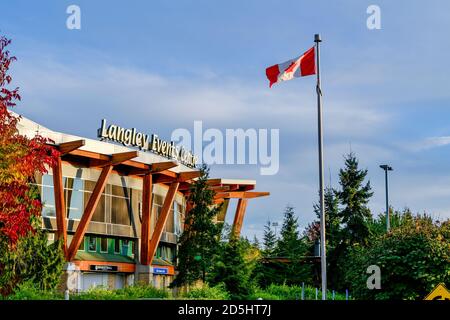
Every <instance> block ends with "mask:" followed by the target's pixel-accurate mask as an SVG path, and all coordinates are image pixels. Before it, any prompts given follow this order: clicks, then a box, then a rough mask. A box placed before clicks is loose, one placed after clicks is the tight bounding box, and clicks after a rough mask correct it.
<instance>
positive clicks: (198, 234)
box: [170, 165, 222, 287]
mask: <svg viewBox="0 0 450 320" xmlns="http://www.w3.org/2000/svg"><path fill="white" fill-rule="evenodd" d="M200 171H201V176H200V177H199V178H198V179H197V180H196V181H195V183H194V184H192V186H191V189H190V195H189V198H188V201H190V202H191V203H192V209H191V210H190V211H189V212H187V213H186V217H185V225H186V227H185V230H184V231H183V233H182V235H181V237H180V240H179V242H178V244H179V249H178V255H177V257H178V271H179V273H178V276H177V277H176V278H175V280H174V281H173V282H172V283H171V285H170V286H171V287H180V286H183V285H185V284H187V285H190V284H192V283H194V282H196V281H198V280H203V282H205V281H206V274H207V273H208V272H209V271H210V270H211V267H212V261H213V258H214V256H215V255H216V254H217V250H218V248H219V241H220V234H221V230H222V229H221V227H222V224H220V223H216V222H215V221H214V220H215V218H216V216H217V214H218V213H219V207H218V206H215V205H214V191H213V190H211V189H210V188H209V187H208V184H207V180H208V177H209V169H208V168H207V167H206V165H203V166H202V167H201V169H200Z"/></svg>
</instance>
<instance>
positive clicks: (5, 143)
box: [0, 36, 58, 272]
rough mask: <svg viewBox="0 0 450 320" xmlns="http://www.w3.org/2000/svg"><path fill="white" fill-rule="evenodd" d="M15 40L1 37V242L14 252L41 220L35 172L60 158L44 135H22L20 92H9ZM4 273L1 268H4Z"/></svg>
mask: <svg viewBox="0 0 450 320" xmlns="http://www.w3.org/2000/svg"><path fill="white" fill-rule="evenodd" d="M10 43H11V40H9V39H7V38H5V37H3V36H1V37H0V242H3V243H5V242H7V245H8V247H9V248H10V249H13V248H14V246H15V244H16V243H17V241H18V240H19V239H20V237H23V236H26V235H27V234H28V233H29V232H30V231H31V232H33V228H34V227H33V223H32V217H33V216H34V217H38V216H39V215H40V213H41V210H42V204H41V202H40V201H39V200H38V199H36V197H35V196H33V192H32V190H31V186H30V182H32V181H33V177H34V174H35V173H37V172H38V173H45V172H47V169H46V166H51V165H53V163H54V161H55V157H56V156H57V155H58V154H57V152H58V151H56V149H54V148H52V147H51V146H48V145H47V144H46V142H48V141H47V140H46V139H45V138H43V137H41V136H35V137H26V136H23V135H20V134H19V132H18V130H17V123H18V122H19V121H20V117H19V116H16V115H14V114H13V113H11V112H10V110H9V109H10V108H13V107H14V106H15V105H16V102H17V101H20V95H19V89H18V88H14V89H9V88H8V86H9V85H10V83H11V80H12V78H11V76H10V75H9V72H8V71H9V67H10V65H11V63H12V62H13V61H15V60H16V58H15V57H14V56H10V53H9V51H8V50H6V47H7V46H8V45H9V44H10ZM0 272H1V265H0Z"/></svg>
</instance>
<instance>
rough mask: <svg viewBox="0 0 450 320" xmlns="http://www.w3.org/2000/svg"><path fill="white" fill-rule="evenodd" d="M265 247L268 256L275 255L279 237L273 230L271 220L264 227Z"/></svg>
mask: <svg viewBox="0 0 450 320" xmlns="http://www.w3.org/2000/svg"><path fill="white" fill-rule="evenodd" d="M263 240H264V242H263V245H264V254H265V255H266V256H270V255H272V254H273V253H274V250H275V247H276V244H277V236H276V235H275V232H273V230H272V226H271V222H270V220H268V221H267V223H266V224H265V225H264V236H263Z"/></svg>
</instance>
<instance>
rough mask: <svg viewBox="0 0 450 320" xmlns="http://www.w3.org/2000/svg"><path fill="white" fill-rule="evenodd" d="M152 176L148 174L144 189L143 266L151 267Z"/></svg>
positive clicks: (144, 181)
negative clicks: (149, 249) (149, 253)
mask: <svg viewBox="0 0 450 320" xmlns="http://www.w3.org/2000/svg"><path fill="white" fill-rule="evenodd" d="M152 189H153V184H152V174H151V173H149V174H146V175H145V176H144V179H143V188H142V224H141V264H143V265H149V264H150V257H149V255H148V247H149V245H150V221H151V216H152Z"/></svg>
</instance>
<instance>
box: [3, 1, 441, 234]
mask: <svg viewBox="0 0 450 320" xmlns="http://www.w3.org/2000/svg"><path fill="white" fill-rule="evenodd" d="M0 1H1V2H5V3H4V4H3V5H2V17H1V19H0V32H1V34H3V35H6V36H7V37H9V38H11V39H12V40H13V43H12V45H11V46H10V48H9V49H10V50H11V51H12V53H13V54H14V55H16V56H17V58H18V61H17V62H15V63H14V65H13V66H12V68H11V74H12V76H13V80H14V82H13V85H15V86H19V87H20V90H21V94H22V102H21V103H20V104H19V105H18V106H17V108H16V110H15V111H16V112H18V113H20V114H23V115H24V116H25V117H28V118H30V119H31V120H34V121H36V122H38V123H40V124H42V125H44V126H46V127H48V128H50V129H52V130H55V131H60V132H65V133H70V134H74V135H79V136H84V137H89V138H93V139H95V138H96V134H97V129H98V128H99V125H100V120H101V119H103V118H106V119H108V120H109V121H110V122H115V123H117V124H119V125H121V126H123V127H136V128H139V129H140V130H142V131H145V132H157V133H158V134H159V136H160V137H163V138H166V139H170V135H171V132H172V131H173V130H174V129H176V128H186V129H189V130H193V125H194V121H196V120H201V121H203V127H204V128H205V129H207V128H217V129H219V130H222V131H223V130H225V129H227V128H230V129H237V128H243V129H249V128H255V129H268V130H270V129H279V130H280V131H279V132H280V169H279V172H278V173H277V174H276V175H266V176H264V175H260V168H259V167H258V166H257V165H212V166H211V177H223V178H240V179H255V180H256V181H257V190H260V191H269V192H270V193H271V195H270V197H265V198H258V199H254V200H250V201H249V204H248V207H247V214H246V217H245V220H244V227H243V234H244V235H245V236H248V237H249V238H252V237H253V236H254V235H256V236H258V237H261V236H262V231H263V226H264V224H265V222H266V221H267V220H268V219H270V220H271V221H274V222H279V223H280V225H281V221H282V218H283V210H284V208H285V207H286V205H288V204H289V205H292V206H293V207H294V208H295V212H296V214H297V216H298V219H299V224H300V227H301V228H304V227H305V226H306V225H307V224H308V223H310V222H312V221H313V220H314V219H315V214H314V212H313V204H314V203H315V202H317V200H318V188H319V187H318V161H317V157H318V156H317V120H316V117H317V113H316V112H317V110H316V108H317V107H316V95H315V89H314V87H315V77H314V76H312V77H304V78H299V79H294V80H292V81H288V82H284V83H281V84H276V85H274V86H273V87H272V88H271V89H269V86H268V81H267V79H266V77H265V69H266V68H267V67H268V66H271V65H273V64H276V63H281V62H284V61H286V60H288V59H291V58H294V57H296V56H298V55H300V54H301V53H303V52H305V51H306V50H307V49H309V48H310V47H311V46H313V44H314V42H313V39H314V34H315V33H320V34H321V36H322V39H323V42H322V44H321V78H322V92H323V120H324V168H325V180H326V184H327V185H331V186H332V187H335V188H338V187H339V184H338V179H339V176H338V174H339V169H340V168H341V167H342V166H343V164H344V157H343V156H344V155H345V154H347V153H348V152H350V151H352V152H354V153H355V154H356V156H357V157H358V159H359V164H360V167H361V168H363V169H367V170H368V175H367V179H368V180H370V183H371V186H372V190H373V192H374V195H373V197H372V199H371V201H370V203H369V206H370V208H371V210H372V213H373V214H374V215H378V214H379V213H381V212H383V211H384V208H385V189H384V173H383V171H382V170H381V169H380V168H379V165H380V164H384V163H388V164H389V165H391V166H392V167H393V168H394V171H392V172H391V173H390V176H389V194H390V204H391V205H392V206H393V207H394V208H395V209H403V208H405V207H408V208H410V209H411V210H412V211H413V212H417V213H423V212H427V213H428V214H430V215H432V216H433V217H434V218H436V219H440V220H442V219H447V218H450V162H449V161H448V160H447V159H449V156H450V90H449V89H450V84H449V80H450V78H449V73H450V59H448V52H449V51H450V37H448V30H450V19H449V12H450V2H448V1H446V0H442V1H439V0H431V1H406V0H398V1H381V0H371V1H365V0H345V1H344V0H341V1H320V0H318V1H314V2H313V1H298V0H297V1H263V0H247V1H242V0H241V1H234V0H228V1H203V0H190V1H188V0H180V1H170V2H169V1H156V0H155V1H151V2H150V1H120V2H119V1H101V0H97V1H75V0H71V1H62V0H53V1H50V0H42V1H35V2H30V1H24V0H16V1H6V0H0ZM70 5H78V6H79V7H80V10H81V29H79V30H69V29H68V28H67V27H66V20H67V18H68V17H69V14H67V13H66V10H67V7H68V6H70ZM369 5H377V6H379V8H380V18H381V29H374V30H370V29H368V28H367V25H366V21H367V19H368V17H369V14H368V13H367V8H368V6H369ZM234 207H235V202H234V203H233V204H232V205H231V206H230V208H229V211H228V216H227V221H228V222H231V221H232V218H233V213H234V212H233V210H234ZM278 231H279V228H278Z"/></svg>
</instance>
